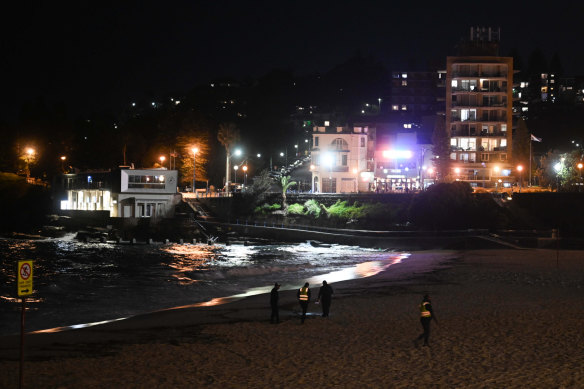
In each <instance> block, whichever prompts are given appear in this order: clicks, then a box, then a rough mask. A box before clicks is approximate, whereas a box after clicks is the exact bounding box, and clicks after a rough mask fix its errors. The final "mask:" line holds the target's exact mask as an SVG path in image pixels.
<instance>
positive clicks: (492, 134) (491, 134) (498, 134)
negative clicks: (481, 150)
mask: <svg viewBox="0 0 584 389" xmlns="http://www.w3.org/2000/svg"><path fill="white" fill-rule="evenodd" d="M481 136H482V137H483V138H484V137H488V138H489V137H492V138H506V137H507V132H504V131H493V132H488V131H486V130H485V131H481Z"/></svg>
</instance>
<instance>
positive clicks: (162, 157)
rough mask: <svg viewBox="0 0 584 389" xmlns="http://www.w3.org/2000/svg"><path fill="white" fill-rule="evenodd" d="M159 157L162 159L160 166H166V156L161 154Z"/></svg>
mask: <svg viewBox="0 0 584 389" xmlns="http://www.w3.org/2000/svg"><path fill="white" fill-rule="evenodd" d="M158 159H159V160H160V166H161V167H164V161H165V160H166V157H165V156H164V155H161V156H160V157H158Z"/></svg>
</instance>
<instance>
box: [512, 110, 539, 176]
mask: <svg viewBox="0 0 584 389" xmlns="http://www.w3.org/2000/svg"><path fill="white" fill-rule="evenodd" d="M529 142H531V135H530V134H529V130H528V129H527V123H525V120H523V119H521V118H519V119H517V129H516V130H515V133H514V134H513V161H514V163H515V164H517V165H519V164H521V165H522V166H523V168H524V169H525V171H526V172H527V173H529V172H528V171H527V169H529ZM532 166H535V164H532Z"/></svg>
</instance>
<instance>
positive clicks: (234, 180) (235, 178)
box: [233, 165, 239, 185]
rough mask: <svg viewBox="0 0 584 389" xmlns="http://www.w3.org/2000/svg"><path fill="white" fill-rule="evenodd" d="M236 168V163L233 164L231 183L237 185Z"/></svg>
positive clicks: (237, 167)
mask: <svg viewBox="0 0 584 389" xmlns="http://www.w3.org/2000/svg"><path fill="white" fill-rule="evenodd" d="M237 169H239V166H237V165H235V166H233V171H234V173H233V183H234V184H235V185H237Z"/></svg>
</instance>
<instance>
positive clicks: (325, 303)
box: [316, 281, 334, 317]
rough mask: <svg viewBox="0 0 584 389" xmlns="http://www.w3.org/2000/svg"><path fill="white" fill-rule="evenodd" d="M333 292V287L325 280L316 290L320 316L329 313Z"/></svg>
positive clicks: (325, 315) (326, 315)
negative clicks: (320, 310)
mask: <svg viewBox="0 0 584 389" xmlns="http://www.w3.org/2000/svg"><path fill="white" fill-rule="evenodd" d="M333 293H334V292H333V288H331V286H330V285H329V284H327V282H326V281H323V282H322V286H321V287H320V289H319V291H318V298H317V299H316V301H317V302H320V304H321V306H322V317H328V315H329V311H330V309H331V300H332V298H333Z"/></svg>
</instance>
